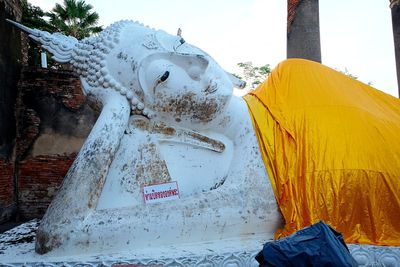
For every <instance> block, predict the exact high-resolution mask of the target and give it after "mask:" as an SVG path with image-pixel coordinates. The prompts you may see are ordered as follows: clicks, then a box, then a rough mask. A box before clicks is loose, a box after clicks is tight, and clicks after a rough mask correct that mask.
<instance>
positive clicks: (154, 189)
mask: <svg viewBox="0 0 400 267" xmlns="http://www.w3.org/2000/svg"><path fill="white" fill-rule="evenodd" d="M143 198H144V202H145V203H159V202H165V201H168V200H172V199H179V189H178V183H177V182H168V183H163V184H154V185H146V186H144V187H143Z"/></svg>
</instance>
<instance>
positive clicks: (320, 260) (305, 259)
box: [256, 221, 358, 267]
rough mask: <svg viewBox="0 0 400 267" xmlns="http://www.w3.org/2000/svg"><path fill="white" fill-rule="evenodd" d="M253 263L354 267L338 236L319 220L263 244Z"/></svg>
mask: <svg viewBox="0 0 400 267" xmlns="http://www.w3.org/2000/svg"><path fill="white" fill-rule="evenodd" d="M256 260H257V261H258V262H259V263H260V266H261V267H264V266H268V267H270V266H279V267H283V266H296V267H301V266H304V267H310V266H318V267H319V266H343V267H346V266H349V267H350V266H351V267H353V266H358V264H357V262H356V261H355V260H354V259H353V257H352V256H351V255H350V252H349V249H348V248H347V246H346V243H345V242H344V240H343V237H342V235H341V234H340V233H338V232H336V231H335V230H334V229H332V228H331V227H330V226H329V225H327V224H325V223H324V222H323V221H320V222H319V223H316V224H314V225H311V226H309V227H305V228H303V229H301V230H299V231H297V232H296V233H294V234H292V235H290V236H288V237H285V238H282V239H280V240H278V241H273V242H267V243H266V244H265V245H264V248H263V250H262V251H261V252H260V253H258V255H257V256H256Z"/></svg>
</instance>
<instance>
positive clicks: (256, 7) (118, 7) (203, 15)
mask: <svg viewBox="0 0 400 267" xmlns="http://www.w3.org/2000/svg"><path fill="white" fill-rule="evenodd" d="M28 1H29V2H31V3H32V4H34V5H39V6H40V7H42V8H43V9H45V10H49V9H51V8H52V7H54V4H55V3H56V2H62V1H61V0H58V1H56V0H28ZM86 2H87V3H90V4H92V5H93V6H94V10H95V11H96V12H98V13H99V15H100V24H101V25H103V26H107V25H109V24H111V23H112V22H115V21H118V20H121V19H132V20H139V21H140V22H142V23H144V24H146V25H149V26H151V27H154V28H157V29H163V30H165V31H167V32H169V33H171V34H176V32H177V29H178V28H181V29H182V31H183V32H182V36H183V37H184V38H185V40H186V41H187V42H190V43H192V44H195V45H196V46H198V47H200V48H202V49H203V50H205V51H207V52H208V53H209V54H211V55H212V56H213V57H214V58H215V59H216V60H217V61H218V62H219V63H220V64H221V65H222V66H223V67H224V68H225V69H226V70H228V71H231V72H236V73H237V72H238V69H237V67H236V64H237V63H238V62H244V61H252V62H253V63H254V64H255V65H264V64H267V63H268V64H270V65H271V66H272V67H274V66H275V65H276V64H278V63H279V62H280V61H282V60H284V59H285V58H286V8H287V7H286V2H287V1H285V0H245V1H244V0H113V1H110V0H86ZM319 2H320V3H319V5H320V30H321V46H322V63H323V64H325V65H327V66H329V67H332V68H335V69H338V70H345V69H346V68H347V70H348V71H349V72H350V73H351V74H353V75H356V76H358V77H359V80H361V81H363V82H365V83H368V82H372V85H373V86H374V87H376V88H378V89H380V90H382V91H384V92H386V93H389V94H391V95H394V96H397V80H396V69H395V58H394V46H393V33H392V24H391V16H390V8H389V0H335V1H328V0H326V1H325V0H323V1H319Z"/></svg>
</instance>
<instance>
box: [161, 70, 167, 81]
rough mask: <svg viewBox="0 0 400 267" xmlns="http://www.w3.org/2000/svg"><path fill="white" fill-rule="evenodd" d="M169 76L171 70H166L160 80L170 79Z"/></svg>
mask: <svg viewBox="0 0 400 267" xmlns="http://www.w3.org/2000/svg"><path fill="white" fill-rule="evenodd" d="M168 77H169V71H166V72H164V74H163V75H161V77H160V79H159V81H160V82H165V81H166V80H167V79H168Z"/></svg>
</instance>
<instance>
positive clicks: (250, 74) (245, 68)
mask: <svg viewBox="0 0 400 267" xmlns="http://www.w3.org/2000/svg"><path fill="white" fill-rule="evenodd" d="M237 65H238V66H239V67H240V68H241V72H242V75H243V77H241V76H240V75H237V74H234V75H235V76H236V77H238V78H239V79H242V80H244V81H245V82H246V84H247V86H246V88H247V89H254V88H255V87H257V85H259V84H260V83H262V82H263V81H264V80H265V79H266V78H267V77H268V75H269V74H270V73H271V68H270V66H269V64H266V65H263V66H260V67H257V66H254V65H253V63H252V62H251V61H247V62H240V63H238V64H237Z"/></svg>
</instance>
